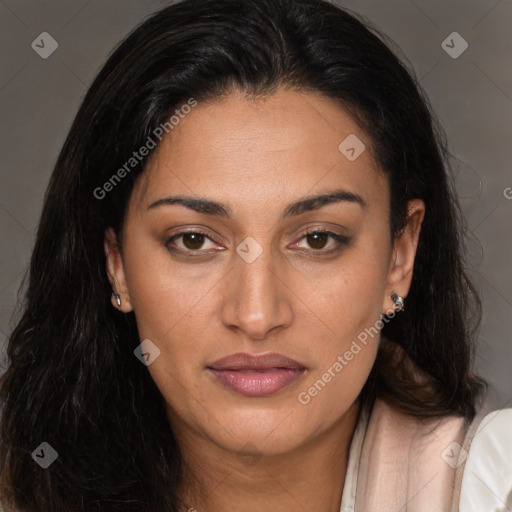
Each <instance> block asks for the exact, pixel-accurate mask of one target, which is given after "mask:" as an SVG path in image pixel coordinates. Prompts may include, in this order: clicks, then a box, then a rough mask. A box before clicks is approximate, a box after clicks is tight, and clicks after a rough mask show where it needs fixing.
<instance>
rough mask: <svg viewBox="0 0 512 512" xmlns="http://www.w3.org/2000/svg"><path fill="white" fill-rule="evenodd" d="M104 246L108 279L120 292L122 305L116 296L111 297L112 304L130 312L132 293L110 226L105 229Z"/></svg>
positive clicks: (116, 291)
mask: <svg viewBox="0 0 512 512" xmlns="http://www.w3.org/2000/svg"><path fill="white" fill-rule="evenodd" d="M103 246H104V248H105V257H106V260H107V264H106V267H107V268H106V270H107V276H108V280H109V281H110V284H111V285H112V289H113V290H114V292H115V293H118V294H119V296H120V298H121V306H118V305H117V302H116V299H115V298H114V297H112V299H111V300H112V305H113V306H114V307H115V308H116V309H119V310H120V311H122V312H123V313H129V312H130V311H132V310H133V308H132V306H131V303H130V294H129V293H128V287H127V285H126V279H125V274H124V263H123V259H122V256H121V248H120V245H119V243H118V241H117V237H116V234H115V232H114V230H113V229H112V228H108V229H107V230H106V231H105V238H104V242H103Z"/></svg>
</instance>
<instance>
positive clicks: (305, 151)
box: [106, 90, 422, 454]
mask: <svg viewBox="0 0 512 512" xmlns="http://www.w3.org/2000/svg"><path fill="white" fill-rule="evenodd" d="M347 137H348V139H347ZM344 141H345V142H344ZM340 144H341V148H340ZM363 144H364V146H363ZM334 193H337V198H336V199H332V198H331V200H330V201H327V200H322V199H319V200H314V199H311V198H312V197H314V196H323V195H329V194H334ZM171 196H173V197H175V196H179V197H180V198H182V199H189V200H194V201H198V200H203V201H208V202H211V203H212V204H210V205H209V206H208V207H205V208H198V207H197V206H194V204H193V203H192V201H191V202H190V203H189V206H186V205H184V204H180V203H179V202H174V203H173V202H172V201H171V200H170V199H169V200H167V198H170V197H171ZM213 203H215V205H213ZM197 210H201V211H197ZM411 212H412V215H411V221H410V223H409V228H408V230H406V232H405V234H404V235H403V236H402V237H401V238H399V239H397V240H396V241H395V243H394V244H393V242H392V241H391V240H390V232H389V188H388V184H387V180H386V178H385V176H384V175H383V174H381V173H380V172H379V171H378V169H377V166H376V163H375V161H374V160H373V158H372V155H371V141H370V139H369V138H368V136H367V135H366V134H365V133H364V132H362V131H361V129H360V128H359V127H358V125H357V124H356V123H355V121H354V119H353V118H352V117H351V116H350V115H349V114H348V113H347V112H346V111H344V110H343V109H341V108H340V107H339V106H337V105H336V104H334V103H333V102H332V101H331V100H329V99H327V98H325V97H323V96H321V95H318V94H314V93H299V92H292V91H284V90H280V91H279V92H278V93H277V94H275V95H273V96H269V97H266V98H265V99H258V100H251V99H247V98H245V97H243V96H241V95H240V96H237V95H233V96H230V97H227V98H226V99H224V100H222V101H217V102H211V103H205V104H201V103H200V102H199V103H198V104H197V106H196V107H194V108H192V109H191V111H190V112H189V113H188V114H186V115H183V117H180V120H179V124H177V125H176V126H175V127H174V129H173V130H172V131H171V132H170V133H169V135H167V136H166V137H164V138H163V140H162V143H161V144H160V146H159V147H158V148H157V150H156V152H155V153H154V155H153V158H152V159H151V161H150V163H149V164H148V166H147V172H146V173H145V175H143V177H142V178H141V179H139V181H138V182H137V184H136V186H135V189H134V192H133V194H132V197H131V199H130V203H129V207H128V211H127V216H126V220H125V224H124V227H123V232H122V243H123V247H122V251H123V260H121V258H120V257H119V254H118V253H117V250H116V248H115V246H114V244H113V243H112V240H113V238H112V234H113V233H112V232H110V233H109V237H107V242H106V250H107V255H108V272H109V276H110V279H111V281H112V283H113V286H114V288H115V289H116V291H117V292H118V293H120V295H121V300H122V306H121V308H120V309H121V310H123V311H125V312H128V311H130V310H132V309H133V310H134V312H135V316H136V320H137V325H138V329H139V334H140V340H141V341H142V340H145V339H149V340H151V342H152V344H154V346H156V347H158V349H159V350H160V353H159V355H157V356H156V358H155V357H154V356H155V354H156V352H155V353H153V356H152V357H153V359H154V360H153V359H150V361H152V362H151V363H150V364H149V365H148V367H147V368H148V371H149V372H150V374H151V376H152V378H153V379H154V381H155V383H156V385H157V386H158V388H159V389H160V391H161V393H162V395H163V396H164V398H165V400H166V402H167V404H168V415H169V419H170V422H171V425H172V427H173V429H174V430H175V432H176V433H177V435H178V438H180V437H181V438H183V439H185V438H187V439H201V440H203V441H205V440H206V441H209V442H212V443H214V444H215V445H217V447H221V448H224V449H227V450H230V451H235V452H236V451H239V450H241V449H242V447H244V446H248V445H250V446H252V447H256V448H255V449H256V450H258V451H259V452H261V453H268V454H277V453H283V452H286V451H288V450H292V449H293V448H294V447H298V446H300V445H301V444H304V443H306V442H308V441H312V440H313V439H314V438H316V437H318V436H319V435H320V434H322V433H323V432H325V431H326V430H327V429H329V428H330V427H332V426H333V425H335V424H336V423H337V422H338V421H340V419H341V418H342V417H343V415H344V413H345V412H346V411H347V410H348V409H349V408H350V406H351V405H352V404H353V403H354V401H355V400H356V398H357V396H358V394H359V393H360V391H361V389H362V387H363V385H364V383H365V381H366V379H367V377H368V374H369V372H370V369H371V367H372V365H373V362H374V359H375V356H376V351H377V346H378V343H379V338H378V335H376V334H375V326H376V325H377V326H379V319H380V314H381V313H383V312H386V311H388V312H389V311H390V310H391V309H392V305H393V303H392V301H391V299H390V297H389V296H390V294H391V292H392V291H393V290H396V292H398V293H399V294H400V295H402V296H405V295H407V291H408V289H409V285H410V279H411V276H412V265H413V260H414V252H415V248H416V243H417V235H418V233H419V226H420V224H421V217H422V203H421V202H411ZM318 230H324V231H327V232H329V233H327V234H322V233H315V231H318ZM185 231H191V232H200V233H201V234H195V235H194V234H192V235H191V234H188V235H187V234H185V235H183V233H184V232H185ZM308 231H309V232H311V234H309V235H307V232H308ZM330 233H332V235H331V234H330ZM380 325H382V324H380ZM364 333H366V336H365V334H364ZM144 346H145V347H146V348H145V350H147V346H146V345H144ZM149 346H150V347H151V346H153V345H151V344H150V345H149ZM152 350H154V349H151V348H150V349H149V352H150V353H151V352H152ZM270 353H277V354H280V355H281V356H284V357H286V358H289V359H291V360H293V362H290V361H283V360H280V359H279V358H278V357H275V356H271V357H269V358H268V359H263V360H257V359H251V358H247V359H244V357H243V356H242V357H234V358H233V359H232V360H228V361H227V362H226V361H225V362H222V361H220V360H221V359H223V358H226V357H227V356H230V355H233V354H246V355H247V354H248V355H253V356H259V355H266V354H270ZM219 361H220V362H219ZM141 364H142V363H141Z"/></svg>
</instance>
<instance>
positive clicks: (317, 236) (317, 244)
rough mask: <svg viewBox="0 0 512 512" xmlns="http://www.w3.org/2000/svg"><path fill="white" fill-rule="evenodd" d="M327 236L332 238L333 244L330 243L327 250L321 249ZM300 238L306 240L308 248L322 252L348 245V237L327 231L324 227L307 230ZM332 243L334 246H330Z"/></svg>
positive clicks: (323, 247)
mask: <svg viewBox="0 0 512 512" xmlns="http://www.w3.org/2000/svg"><path fill="white" fill-rule="evenodd" d="M329 238H331V239H332V240H334V244H331V247H330V248H329V249H328V250H323V249H325V247H326V244H327V243H328V240H329ZM300 240H301V241H302V240H304V241H306V242H307V243H308V245H309V246H310V248H312V249H313V251H315V252H322V253H324V254H328V253H331V252H336V251H338V250H340V249H341V248H342V247H343V246H344V245H348V243H349V242H350V239H349V238H348V237H346V236H343V235H340V234H338V233H334V232H332V231H327V230H326V229H324V228H318V229H312V230H308V231H307V232H306V234H305V235H303V236H302V237H301V239H300ZM332 245H334V247H332ZM306 249H307V247H306Z"/></svg>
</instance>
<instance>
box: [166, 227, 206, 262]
mask: <svg viewBox="0 0 512 512" xmlns="http://www.w3.org/2000/svg"><path fill="white" fill-rule="evenodd" d="M179 239H181V242H180V243H179V244H177V245H178V247H176V246H173V245H172V244H173V243H175V241H176V240H179ZM206 240H209V241H210V242H212V243H213V240H212V239H211V238H210V237H209V236H208V235H207V234H206V233H204V232H203V231H196V230H187V231H182V232H181V233H177V234H176V235H173V236H171V237H170V238H168V239H167V240H165V242H164V245H165V246H166V247H167V249H168V250H169V251H171V252H176V253H182V254H189V255H192V256H193V255H195V254H199V253H207V252H208V251H206V250H199V249H204V244H205V241H206Z"/></svg>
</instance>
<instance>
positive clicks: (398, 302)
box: [389, 292, 405, 311]
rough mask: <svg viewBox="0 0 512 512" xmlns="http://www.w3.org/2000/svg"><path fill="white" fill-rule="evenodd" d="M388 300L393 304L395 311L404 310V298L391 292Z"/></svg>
mask: <svg viewBox="0 0 512 512" xmlns="http://www.w3.org/2000/svg"><path fill="white" fill-rule="evenodd" d="M389 298H390V299H391V300H392V301H393V302H394V303H395V306H396V311H403V310H404V302H405V297H402V296H400V295H398V293H396V292H392V293H391V296H390V297H389Z"/></svg>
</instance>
